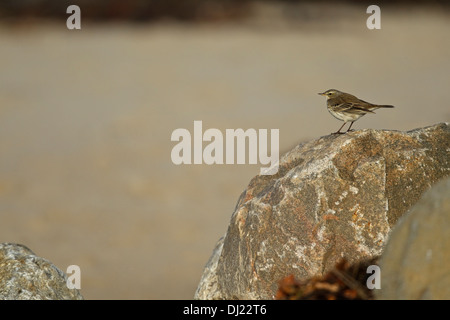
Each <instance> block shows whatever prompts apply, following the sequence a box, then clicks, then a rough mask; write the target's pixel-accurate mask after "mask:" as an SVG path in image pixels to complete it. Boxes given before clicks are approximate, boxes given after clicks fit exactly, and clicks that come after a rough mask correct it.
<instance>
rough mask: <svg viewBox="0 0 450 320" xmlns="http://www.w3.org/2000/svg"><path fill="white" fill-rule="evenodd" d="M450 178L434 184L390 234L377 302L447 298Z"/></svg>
mask: <svg viewBox="0 0 450 320" xmlns="http://www.w3.org/2000/svg"><path fill="white" fill-rule="evenodd" d="M449 230H450V179H445V180H444V181H441V182H439V183H437V184H436V185H435V186H433V187H432V188H431V190H429V191H427V192H426V193H425V194H424V196H423V197H422V199H420V200H419V202H418V203H417V204H415V205H414V206H413V208H412V209H411V210H410V211H409V212H408V213H407V214H406V215H404V216H403V217H402V218H401V219H400V220H399V222H398V224H397V225H396V226H395V228H394V230H393V231H392V234H391V236H390V237H389V241H388V243H387V245H386V249H385V251H384V253H383V255H382V259H381V262H380V270H381V290H380V291H378V290H376V294H377V298H378V299H396V300H397V299H401V300H404V299H433V300H436V299H450V233H449Z"/></svg>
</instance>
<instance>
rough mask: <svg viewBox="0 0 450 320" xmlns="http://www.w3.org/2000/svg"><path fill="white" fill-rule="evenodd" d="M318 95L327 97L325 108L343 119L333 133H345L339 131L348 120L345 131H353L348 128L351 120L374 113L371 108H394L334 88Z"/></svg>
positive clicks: (337, 117)
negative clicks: (341, 123) (342, 122)
mask: <svg viewBox="0 0 450 320" xmlns="http://www.w3.org/2000/svg"><path fill="white" fill-rule="evenodd" d="M319 95H321V96H325V97H326V98H327V109H328V111H329V112H330V113H331V114H332V115H333V117H335V118H336V119H339V120H341V121H344V124H343V125H342V126H341V127H340V128H339V130H338V131H336V132H334V134H342V133H345V132H341V129H342V128H343V127H344V126H345V124H346V123H347V122H349V121H351V123H350V126H349V127H348V129H347V131H346V132H349V131H353V130H350V129H351V127H352V125H353V122H355V121H356V120H358V119H359V118H361V117H362V116H363V115H365V114H366V113H375V112H373V110H376V109H378V108H394V106H391V105H379V104H372V103H369V102H366V101H364V100H361V99H358V98H357V97H355V96H354V95H351V94H349V93H345V92H341V91H339V90H336V89H329V90H327V91H325V92H322V93H319Z"/></svg>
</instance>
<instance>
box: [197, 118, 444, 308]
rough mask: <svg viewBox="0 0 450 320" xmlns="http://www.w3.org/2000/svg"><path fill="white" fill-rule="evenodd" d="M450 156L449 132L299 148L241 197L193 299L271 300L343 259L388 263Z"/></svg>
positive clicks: (383, 133) (326, 140)
mask: <svg viewBox="0 0 450 320" xmlns="http://www.w3.org/2000/svg"><path fill="white" fill-rule="evenodd" d="M449 150H450V128H449V125H448V124H447V123H441V124H437V125H434V126H430V127H426V128H420V129H415V130H412V131H408V132H399V131H387V130H360V131H355V132H351V133H347V134H345V135H329V136H324V137H321V138H319V139H316V140H313V141H310V142H307V143H302V144H300V145H298V146H297V147H295V148H294V149H293V150H291V151H290V152H288V153H287V154H286V155H284V156H283V157H282V159H280V167H279V171H278V173H277V174H276V175H273V176H256V177H255V178H253V180H252V181H251V182H250V184H249V186H248V188H247V189H246V190H245V191H244V192H243V193H242V195H241V197H240V199H239V200H238V203H237V205H236V208H235V211H234V213H233V215H232V218H231V222H230V225H229V227H228V230H227V232H226V234H225V237H224V239H223V243H222V242H219V243H218V245H217V247H216V249H215V251H214V256H213V257H212V258H211V259H210V262H209V263H208V265H207V266H206V268H205V271H204V277H203V278H202V281H201V282H200V284H199V286H198V289H197V291H196V294H195V298H197V299H272V298H273V297H274V294H275V292H276V290H277V284H278V281H279V280H280V279H282V278H283V277H285V276H287V275H289V274H293V275H294V276H295V277H296V278H297V279H299V280H303V279H308V278H311V277H313V276H316V275H321V274H324V273H325V272H327V271H328V270H330V269H331V268H332V267H333V266H334V265H335V264H336V263H337V262H338V261H339V260H340V259H341V258H345V259H347V261H349V263H352V262H354V261H359V260H362V259H369V258H372V257H375V256H378V255H380V254H381V253H382V250H383V248H384V245H385V242H386V240H387V237H388V235H389V233H390V231H391V229H392V227H393V226H394V224H395V223H396V222H397V220H398V219H399V218H400V217H401V216H402V215H403V214H404V213H405V212H406V211H407V210H408V209H409V208H410V207H411V206H412V205H413V204H415V203H416V202H417V201H418V200H419V199H420V197H421V195H422V193H423V192H424V191H425V190H426V189H428V188H429V187H430V186H431V185H432V184H433V183H434V182H436V181H437V180H439V179H440V178H442V177H444V176H446V175H448V174H449V173H450V172H449V170H450V157H449ZM211 280H213V281H211Z"/></svg>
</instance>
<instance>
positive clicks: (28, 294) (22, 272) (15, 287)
mask: <svg viewBox="0 0 450 320" xmlns="http://www.w3.org/2000/svg"><path fill="white" fill-rule="evenodd" d="M66 283H67V276H66V275H65V274H64V272H62V271H61V270H59V269H58V268H57V267H55V266H54V265H53V264H52V263H51V262H50V261H48V260H46V259H44V258H41V257H38V256H36V255H35V254H34V253H33V252H32V251H31V250H30V249H28V248H27V247H25V246H23V245H20V244H14V243H1V244H0V299H2V300H82V299H83V297H82V296H81V294H80V292H79V291H78V290H77V289H69V288H67V285H66Z"/></svg>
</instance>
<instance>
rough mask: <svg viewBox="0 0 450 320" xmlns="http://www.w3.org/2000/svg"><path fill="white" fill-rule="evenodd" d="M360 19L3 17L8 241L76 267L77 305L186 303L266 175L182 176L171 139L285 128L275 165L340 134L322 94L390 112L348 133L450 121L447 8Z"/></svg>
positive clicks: (196, 170)
mask: <svg viewBox="0 0 450 320" xmlns="http://www.w3.org/2000/svg"><path fill="white" fill-rule="evenodd" d="M172 2H173V1H172ZM74 3H76V2H74ZM366 8H367V5H351V4H348V5H338V4H333V5H332V4H327V3H323V2H320V3H318V4H316V5H313V4H297V3H293V2H287V3H286V2H284V3H276V2H264V3H256V4H255V3H252V4H251V5H249V6H247V7H245V14H244V15H243V16H240V15H239V14H237V15H236V16H237V18H236V17H235V16H233V15H232V16H233V17H232V19H227V16H225V17H222V16H219V17H220V19H211V20H212V21H210V20H208V19H203V20H201V21H193V20H190V21H183V19H181V20H180V19H158V20H154V21H151V22H150V23H128V22H126V21H123V20H120V19H119V20H114V21H106V22H102V23H100V22H99V21H96V20H95V18H93V19H89V20H88V19H86V20H83V7H82V6H81V9H82V29H81V30H80V31H69V30H67V28H66V25H65V19H66V18H67V17H68V16H69V15H67V14H65V12H64V13H63V14H62V19H60V20H51V19H50V20H49V19H46V20H39V19H34V18H29V17H28V16H26V17H25V18H23V19H6V18H5V19H2V23H0V70H1V71H0V221H1V223H0V242H17V243H22V244H24V245H26V246H28V247H29V248H30V249H31V250H33V251H34V252H35V253H36V254H37V255H39V256H42V257H44V258H47V259H49V260H50V261H52V262H53V263H54V264H55V265H57V266H58V267H59V268H61V269H62V270H64V271H65V270H66V268H67V266H69V265H71V264H76V265H79V266H80V267H81V271H82V283H81V286H82V289H81V292H82V294H83V295H84V297H85V298H86V299H191V298H192V297H193V294H194V291H195V289H196V286H197V284H198V281H199V279H200V276H201V273H202V271H203V267H204V264H205V263H206V262H207V260H208V258H209V256H210V254H211V251H212V249H213V247H214V244H215V242H216V241H217V240H218V238H219V237H220V236H222V235H223V234H224V233H225V231H226V229H227V225H228V222H229V219H230V216H231V213H232V212H233V209H234V206H235V203H236V201H237V199H238V197H239V195H240V193H241V192H242V191H243V190H244V189H245V187H246V185H247V183H248V182H249V180H250V179H251V178H252V177H253V176H254V175H256V174H257V173H258V172H259V167H260V165H253V166H244V165H221V166H219V165H215V166H206V165H191V166H175V165H173V164H172V162H171V159H170V152H171V149H172V147H173V146H174V145H175V144H176V143H174V142H171V141H170V136H171V133H172V131H173V130H175V129H177V128H187V129H188V130H190V131H191V133H193V121H194V120H202V121H203V128H204V130H206V129H208V128H218V129H220V130H223V132H225V129H226V128H231V129H236V128H243V129H248V128H255V129H263V128H267V129H271V128H277V129H280V149H281V152H285V151H287V150H289V149H290V148H291V147H293V146H294V145H295V144H298V143H299V142H302V141H305V140H307V139H314V138H317V137H320V136H323V135H327V134H329V133H330V132H333V131H336V130H337V129H338V128H339V126H340V125H341V124H342V123H341V122H339V121H337V120H336V119H334V118H333V117H332V116H331V115H330V114H329V113H328V112H327V110H326V108H325V99H324V98H323V97H320V96H318V95H317V92H322V91H324V90H326V89H329V88H336V89H340V90H343V91H347V92H350V93H354V94H356V95H357V96H359V97H360V98H362V99H364V100H367V101H370V102H374V103H380V104H393V105H395V106H396V108H395V109H393V110H379V111H378V112H377V114H376V115H369V116H366V117H364V118H362V119H361V120H359V121H358V122H356V123H355V129H360V128H376V129H397V130H408V129H413V128H416V127H421V126H426V125H431V124H435V123H438V122H442V121H449V120H450V111H449V110H450V108H449V106H450V103H449V101H448V91H449V85H450V59H449V57H450V38H449V36H448V35H449V34H450V19H449V17H450V15H449V14H448V8H447V7H439V6H437V7H431V8H430V7H425V6H422V5H418V6H413V7H411V6H405V5H404V6H402V7H395V6H387V7H383V5H381V26H382V29H381V30H374V31H370V30H368V29H367V28H366V19H367V17H368V16H369V15H368V14H366ZM188 20H189V19H188ZM194 20H195V19H194Z"/></svg>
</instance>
